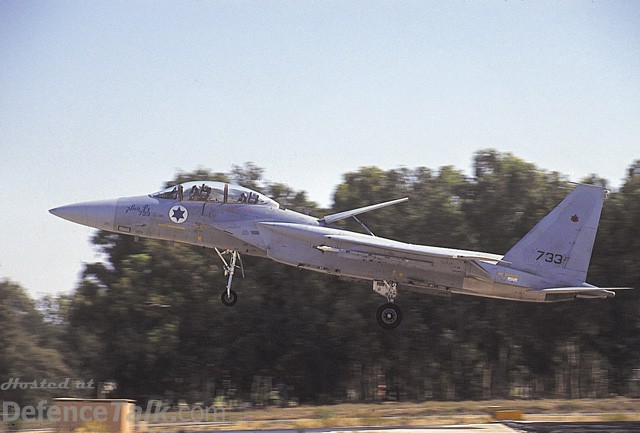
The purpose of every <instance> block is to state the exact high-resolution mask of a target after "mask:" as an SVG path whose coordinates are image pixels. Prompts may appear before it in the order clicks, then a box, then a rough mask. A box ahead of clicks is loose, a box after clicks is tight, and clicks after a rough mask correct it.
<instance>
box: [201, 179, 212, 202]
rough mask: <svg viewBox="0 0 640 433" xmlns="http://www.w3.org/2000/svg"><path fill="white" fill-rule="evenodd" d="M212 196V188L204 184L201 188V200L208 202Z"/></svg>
mask: <svg viewBox="0 0 640 433" xmlns="http://www.w3.org/2000/svg"><path fill="white" fill-rule="evenodd" d="M210 194H211V187H210V186H209V185H207V184H204V183H203V184H202V186H201V187H200V200H202V201H207V200H208V199H209V195H210Z"/></svg>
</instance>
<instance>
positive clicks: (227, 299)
mask: <svg viewBox="0 0 640 433" xmlns="http://www.w3.org/2000/svg"><path fill="white" fill-rule="evenodd" d="M220 299H222V303H223V304H224V305H226V306H227V307H231V306H233V305H235V303H236V302H238V294H237V293H236V292H234V291H233V290H228V291H227V290H226V289H225V291H224V292H222V296H220Z"/></svg>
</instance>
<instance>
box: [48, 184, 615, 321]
mask: <svg viewBox="0 0 640 433" xmlns="http://www.w3.org/2000/svg"><path fill="white" fill-rule="evenodd" d="M605 195H606V190H605V189H603V188H600V187H597V186H591V185H577V187H576V188H575V189H574V190H573V191H572V192H571V193H569V194H568V195H567V197H566V198H565V199H564V200H563V201H562V202H560V204H558V205H557V206H556V207H555V208H554V209H553V210H552V211H551V212H550V213H549V214H548V215H547V216H546V217H544V218H543V219H542V220H541V221H540V222H539V223H538V224H537V225H536V226H535V227H533V228H532V229H531V231H530V232H529V233H527V234H526V235H525V236H524V237H523V238H522V239H521V240H520V241H519V242H517V243H516V244H515V245H514V246H513V247H512V248H511V249H510V250H509V251H507V253H506V254H505V255H504V256H502V255H497V254H488V253H483V252H478V251H465V250H457V249H450V248H440V247H435V246H424V245H415V244H409V243H405V242H399V241H396V240H391V239H385V238H380V237H376V236H374V235H373V233H371V231H370V230H368V229H367V228H366V226H364V227H365V229H366V231H367V232H368V234H362V233H357V232H352V231H347V230H344V229H341V228H337V227H335V226H333V223H335V222H336V221H339V220H343V219H346V218H352V217H353V218H355V219H356V220H357V215H360V214H362V213H365V212H370V211H374V210H376V209H380V208H383V207H386V206H390V205H395V204H398V203H402V202H403V201H405V200H407V198H401V199H398V200H393V201H388V202H384V203H379V204H373V205H370V206H365V207H361V208H358V209H353V210H350V211H345V212H339V213H336V214H332V215H327V216H325V217H323V218H315V217H312V216H309V215H305V214H302V213H298V212H294V211H292V210H287V209H282V208H281V207H280V206H279V204H278V203H276V202H275V201H274V200H272V199H270V198H268V197H265V196H264V195H263V194H260V193H258V192H256V191H253V190H251V189H247V188H244V187H242V186H238V185H233V184H229V183H224V182H202V181H198V182H186V183H183V184H180V185H175V186H171V187H169V188H167V189H164V190H162V191H160V192H156V193H154V194H149V195H144V196H138V197H124V198H118V199H113V200H103V201H92V202H85V203H78V204H72V205H67V206H62V207H58V208H55V209H51V210H50V212H51V213H52V214H54V215H56V216H58V217H60V218H64V219H66V220H69V221H72V222H75V223H78V224H83V225H85V226H89V227H95V228H97V229H100V230H106V231H110V232H114V233H120V234H127V235H132V236H139V237H144V238H152V239H163V240H168V241H177V242H184V243H188V244H192V245H199V246H204V247H209V248H214V249H215V251H216V253H217V254H218V256H219V257H220V259H221V260H222V264H223V267H224V270H225V275H226V276H227V277H228V278H227V285H226V288H225V289H224V291H223V292H222V302H223V303H224V304H225V305H227V306H231V305H234V304H235V303H236V301H237V300H238V295H237V294H236V292H235V291H234V290H232V282H233V277H234V274H235V272H236V270H238V269H240V270H242V272H243V273H244V270H243V269H242V261H241V259H240V254H248V255H251V256H259V257H265V258H269V259H271V260H275V261H277V262H280V263H284V264H287V265H291V266H296V267H298V268H303V269H309V270H313V271H317V272H323V273H326V274H332V275H341V276H346V277H351V278H357V279H364V280H369V281H372V282H373V290H374V291H375V292H376V293H378V294H380V295H382V296H384V297H385V298H386V302H385V303H384V304H383V305H382V306H380V308H379V309H378V311H377V321H378V323H379V324H380V326H382V327H383V328H387V329H391V328H395V327H397V326H398V325H399V324H400V322H401V320H402V312H401V310H400V308H399V307H398V305H397V304H396V303H395V299H396V295H397V288H398V286H400V287H402V288H404V289H406V290H411V291H417V292H420V293H424V294H430V295H450V294H452V293H454V294H464V295H473V296H483V297H489V298H499V299H510V300H515V301H530V302H554V301H566V300H572V299H575V298H609V297H613V296H615V293H614V292H613V289H605V288H599V287H595V286H592V285H590V284H587V283H586V282H585V280H586V277H587V268H588V266H589V260H590V258H591V252H592V249H593V244H594V240H595V236H596V230H597V228H598V223H599V220H600V213H601V210H602V205H603V201H604V199H605ZM358 221H359V220H358Z"/></svg>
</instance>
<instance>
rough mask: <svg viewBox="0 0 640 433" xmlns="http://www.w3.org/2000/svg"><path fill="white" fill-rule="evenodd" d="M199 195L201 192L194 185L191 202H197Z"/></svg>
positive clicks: (190, 197)
mask: <svg viewBox="0 0 640 433" xmlns="http://www.w3.org/2000/svg"><path fill="white" fill-rule="evenodd" d="M199 193H200V190H199V189H198V187H197V186H196V185H193V186H192V187H191V190H190V191H189V201H193V200H197V199H198V195H199Z"/></svg>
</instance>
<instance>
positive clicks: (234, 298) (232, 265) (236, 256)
mask: <svg viewBox="0 0 640 433" xmlns="http://www.w3.org/2000/svg"><path fill="white" fill-rule="evenodd" d="M216 253H218V257H220V260H222V267H223V269H224V275H225V276H227V275H228V276H229V279H228V280H227V288H226V289H225V290H224V291H223V292H222V296H221V299H222V303H223V304H224V305H226V306H227V307H231V306H233V305H235V303H236V302H238V294H237V293H236V292H234V291H233V290H231V283H232V282H233V274H234V273H235V271H236V268H240V272H241V273H242V278H244V266H243V265H242V259H241V258H240V253H238V252H237V251H232V250H225V251H223V252H220V250H219V249H217V248H216ZM225 254H229V255H230V256H231V257H230V259H229V262H227V261H226V260H225V258H224V255H225ZM238 261H239V262H240V266H238V265H236V262H238Z"/></svg>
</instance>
